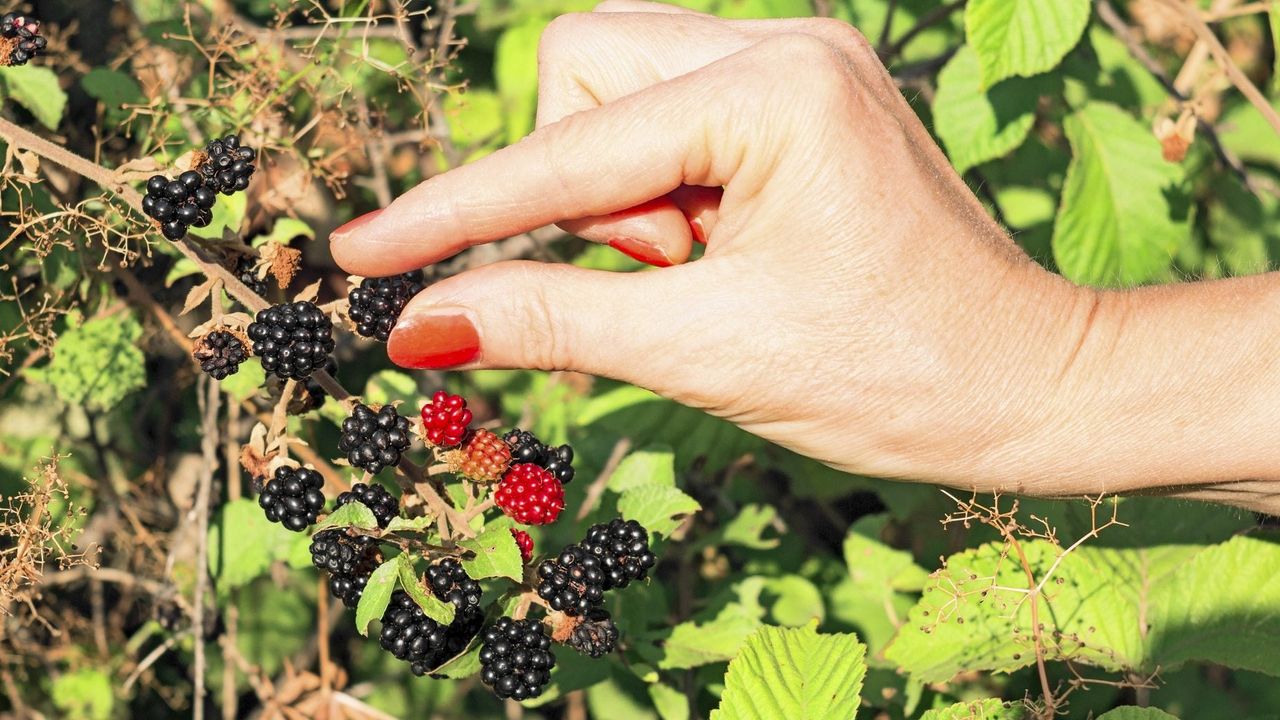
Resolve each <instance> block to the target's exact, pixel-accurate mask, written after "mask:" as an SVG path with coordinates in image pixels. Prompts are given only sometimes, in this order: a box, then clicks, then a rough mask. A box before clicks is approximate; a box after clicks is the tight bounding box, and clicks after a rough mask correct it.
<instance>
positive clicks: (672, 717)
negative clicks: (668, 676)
mask: <svg viewBox="0 0 1280 720" xmlns="http://www.w3.org/2000/svg"><path fill="white" fill-rule="evenodd" d="M649 699H650V700H651V701H652V702H653V709H654V710H657V711H658V717H660V718H662V720H689V698H687V697H685V694H684V693H682V692H680V691H679V690H677V689H675V688H673V687H671V686H670V685H665V684H663V683H654V684H653V685H650V686H649Z"/></svg>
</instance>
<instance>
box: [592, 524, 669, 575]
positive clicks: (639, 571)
mask: <svg viewBox="0 0 1280 720" xmlns="http://www.w3.org/2000/svg"><path fill="white" fill-rule="evenodd" d="M582 547H583V548H584V549H585V550H586V551H587V552H589V553H591V555H593V556H594V557H595V558H596V559H597V560H599V562H600V566H601V568H603V569H604V572H605V589H606V590H614V589H617V588H624V587H626V586H627V585H629V584H631V581H632V580H642V579H644V578H645V576H647V575H648V574H649V568H652V567H653V566H654V564H655V563H656V562H657V558H656V557H654V554H653V553H652V552H650V550H649V533H648V531H646V530H645V529H644V526H643V525H641V524H640V523H638V522H636V521H635V520H623V519H622V518H615V519H614V520H612V521H611V522H608V523H601V524H599V525H592V526H591V527H589V528H587V536H586V539H584V540H583V541H582Z"/></svg>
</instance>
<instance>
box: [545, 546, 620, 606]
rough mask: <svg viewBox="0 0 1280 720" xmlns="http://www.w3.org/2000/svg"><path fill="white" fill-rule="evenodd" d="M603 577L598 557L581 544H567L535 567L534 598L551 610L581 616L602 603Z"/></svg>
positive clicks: (604, 588)
mask: <svg viewBox="0 0 1280 720" xmlns="http://www.w3.org/2000/svg"><path fill="white" fill-rule="evenodd" d="M605 578H606V574H605V571H604V568H603V567H602V565H601V562H600V559H599V558H597V557H596V556H595V555H592V554H591V553H589V552H587V551H586V550H585V549H584V548H583V547H582V546H581V545H569V546H568V547H566V548H565V549H564V550H562V551H560V555H559V556H557V557H554V558H548V559H547V560H543V561H542V564H541V565H539V566H538V595H540V596H541V597H542V599H543V600H546V601H547V603H548V604H549V605H551V609H552V610H559V611H560V612H562V613H564V614H566V615H573V616H575V617H580V616H585V615H586V614H587V613H589V612H590V611H591V609H592V608H594V607H597V606H598V605H600V603H602V602H604V591H605V590H606V589H608V588H607V587H606V580H605Z"/></svg>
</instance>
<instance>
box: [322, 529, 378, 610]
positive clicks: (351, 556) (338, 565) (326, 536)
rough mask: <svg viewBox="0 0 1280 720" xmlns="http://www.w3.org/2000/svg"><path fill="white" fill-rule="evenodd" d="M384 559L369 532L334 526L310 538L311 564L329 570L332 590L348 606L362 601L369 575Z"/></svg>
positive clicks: (352, 606) (350, 606)
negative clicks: (367, 533)
mask: <svg viewBox="0 0 1280 720" xmlns="http://www.w3.org/2000/svg"><path fill="white" fill-rule="evenodd" d="M381 560H382V556H381V554H380V553H379V551H378V542H377V540H375V539H374V538H372V537H369V536H368V535H356V536H351V535H348V534H347V532H346V531H345V530H340V529H333V530H322V531H320V532H318V533H316V535H315V537H313V538H311V564H312V565H315V566H316V567H317V568H319V569H321V570H326V571H328V573H329V592H330V593H332V594H333V596H334V597H336V598H338V599H339V600H341V601H342V604H343V605H346V606H347V607H349V608H354V607H355V606H356V605H358V604H359V603H360V596H361V595H363V594H364V588H365V585H367V584H368V583H369V575H370V574H371V573H372V572H373V571H374V570H375V569H377V567H378V565H379V563H380V562H381Z"/></svg>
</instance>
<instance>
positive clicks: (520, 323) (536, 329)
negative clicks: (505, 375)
mask: <svg viewBox="0 0 1280 720" xmlns="http://www.w3.org/2000/svg"><path fill="white" fill-rule="evenodd" d="M697 265H699V263H694V264H691V265H686V266H679V267H674V268H665V269H663V270H657V271H648V272H636V273H614V272H604V271H598V270H585V269H582V268H577V267H573V266H570V265H553V264H546V263H537V262H525V261H511V262H502V263H495V264H493V265H486V266H484V267H480V268H476V269H474V270H469V271H467V272H465V273H462V274H461V275H456V276H454V277H451V278H448V279H446V280H443V281H441V282H438V283H435V284H434V285H432V286H431V287H429V288H427V289H426V290H424V291H422V292H421V293H419V294H418V296H417V297H415V298H414V299H413V300H412V301H410V303H409V304H408V305H407V306H406V307H405V309H404V311H403V312H402V313H401V315H400V320H399V322H398V323H397V324H396V326H395V328H394V329H393V330H392V332H391V337H390V339H389V340H388V342H387V355H388V356H389V357H390V358H391V360H392V362H394V363H396V364H397V365H400V366H403V367H408V368H444V367H464V368H468V369H472V368H532V369H540V370H575V371H579V372H585V373H590V374H594V375H602V376H606V377H612V378H616V379H619V380H625V381H627V382H632V383H634V384H637V385H643V386H646V387H649V388H651V389H657V387H656V385H665V384H666V382H665V381H664V379H669V378H670V375H671V373H675V372H677V371H678V369H679V368H678V365H679V364H680V362H681V358H682V357H687V356H685V355H684V353H683V352H681V351H680V350H679V348H678V347H673V346H678V345H679V343H680V340H679V338H681V337H684V336H687V335H689V334H690V333H686V332H684V331H683V330H682V328H689V327H692V326H694V325H695V324H697V323H699V322H700V320H705V319H703V318H701V312H700V311H698V310H697V307H698V305H699V304H700V303H698V302H696V301H694V300H691V299H690V297H689V295H690V294H691V293H697V292H699V281H698V280H697V276H699V275H702V274H704V271H703V270H701V269H699V268H697ZM658 349H661V352H656V350H658ZM659 355H660V356H662V357H657V356H659Z"/></svg>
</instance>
